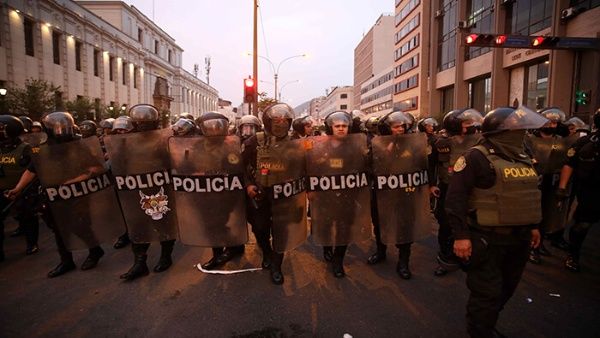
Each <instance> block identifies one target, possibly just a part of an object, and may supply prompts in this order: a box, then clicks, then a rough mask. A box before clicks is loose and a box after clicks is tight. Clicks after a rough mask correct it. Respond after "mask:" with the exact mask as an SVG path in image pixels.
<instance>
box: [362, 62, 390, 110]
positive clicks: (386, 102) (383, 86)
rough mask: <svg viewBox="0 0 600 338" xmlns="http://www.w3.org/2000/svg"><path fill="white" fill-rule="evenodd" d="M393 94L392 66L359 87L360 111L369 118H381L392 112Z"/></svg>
mask: <svg viewBox="0 0 600 338" xmlns="http://www.w3.org/2000/svg"><path fill="white" fill-rule="evenodd" d="M393 93H394V65H393V64H391V65H390V66H389V67H388V68H387V69H384V70H383V71H382V72H381V73H379V74H375V76H374V77H373V78H371V79H369V80H367V81H365V82H363V84H362V85H361V86H360V95H361V99H360V110H362V111H363V112H364V113H365V114H367V115H371V116H381V115H385V114H387V113H389V112H391V111H392V108H393V104H392V96H393Z"/></svg>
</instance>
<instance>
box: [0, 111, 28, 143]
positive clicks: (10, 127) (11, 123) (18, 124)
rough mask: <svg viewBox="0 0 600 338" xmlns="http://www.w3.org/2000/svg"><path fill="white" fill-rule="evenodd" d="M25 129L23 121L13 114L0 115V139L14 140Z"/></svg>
mask: <svg viewBox="0 0 600 338" xmlns="http://www.w3.org/2000/svg"><path fill="white" fill-rule="evenodd" d="M24 131H25V127H24V126H23V122H22V121H21V120H20V119H19V118H17V117H16V116H13V115H0V140H2V141H4V140H14V139H15V138H17V137H19V135H21V134H22V133H23V132H24Z"/></svg>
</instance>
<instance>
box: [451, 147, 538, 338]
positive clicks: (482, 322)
mask: <svg viewBox="0 0 600 338" xmlns="http://www.w3.org/2000/svg"><path fill="white" fill-rule="evenodd" d="M483 145H484V146H485V147H486V148H488V149H489V148H492V149H493V146H492V145H491V144H490V143H488V142H484V143H483ZM496 155H498V156H500V157H503V158H504V154H502V153H498V152H496ZM464 159H465V164H466V165H465V166H464V168H462V169H461V170H460V171H459V170H457V168H456V167H455V172H454V174H453V176H452V178H451V181H450V185H449V187H448V192H447V195H446V201H445V203H446V205H445V208H446V211H447V214H448V221H449V223H450V225H451V227H452V230H453V232H454V239H455V240H460V239H470V240H471V243H472V253H471V258H470V261H469V262H468V263H467V269H468V270H467V287H468V288H469V290H470V291H471V294H470V297H469V301H468V305H467V326H468V331H469V334H470V335H471V336H472V337H491V336H492V335H493V332H494V330H495V325H496V321H497V320H498V315H499V313H500V311H501V310H502V308H503V307H504V305H505V304H506V302H507V301H508V300H509V299H510V297H511V296H512V295H513V293H514V291H515V289H516V288H517V285H518V283H519V280H520V279H521V275H522V273H523V270H524V268H525V264H526V263H527V259H528V252H529V246H530V240H531V229H532V226H531V225H528V224H523V225H521V226H514V225H513V226H510V227H508V226H497V227H482V226H479V225H478V224H477V220H476V218H475V215H474V212H473V210H469V209H470V208H469V202H468V201H469V198H470V197H471V195H472V192H473V190H474V189H476V188H479V189H489V188H491V187H492V186H494V184H495V182H496V179H497V177H496V176H497V175H496V172H495V170H494V169H493V167H492V165H491V163H490V162H489V161H488V159H487V158H486V156H485V155H484V154H483V153H482V152H480V151H479V150H476V149H471V150H469V151H468V152H467V153H466V154H465V155H464ZM507 159H509V160H510V158H508V157H507ZM459 169H460V168H459Z"/></svg>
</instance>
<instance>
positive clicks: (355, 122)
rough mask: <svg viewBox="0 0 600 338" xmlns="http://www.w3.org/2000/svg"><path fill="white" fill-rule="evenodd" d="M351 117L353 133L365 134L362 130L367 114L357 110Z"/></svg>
mask: <svg viewBox="0 0 600 338" xmlns="http://www.w3.org/2000/svg"><path fill="white" fill-rule="evenodd" d="M350 115H352V132H353V133H360V132H364V129H363V128H362V121H363V120H364V119H365V118H366V116H367V115H366V114H365V113H363V112H362V110H358V109H355V110H353V111H352V112H351V113H350Z"/></svg>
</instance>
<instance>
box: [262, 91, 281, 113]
mask: <svg viewBox="0 0 600 338" xmlns="http://www.w3.org/2000/svg"><path fill="white" fill-rule="evenodd" d="M274 103H277V100H275V99H274V98H272V97H268V96H267V93H266V92H262V93H258V110H259V111H265V109H266V108H267V107H268V106H270V105H272V104H274Z"/></svg>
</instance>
